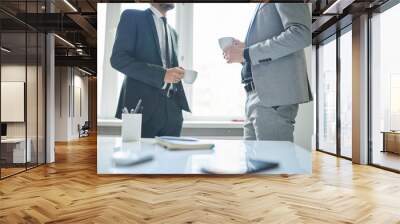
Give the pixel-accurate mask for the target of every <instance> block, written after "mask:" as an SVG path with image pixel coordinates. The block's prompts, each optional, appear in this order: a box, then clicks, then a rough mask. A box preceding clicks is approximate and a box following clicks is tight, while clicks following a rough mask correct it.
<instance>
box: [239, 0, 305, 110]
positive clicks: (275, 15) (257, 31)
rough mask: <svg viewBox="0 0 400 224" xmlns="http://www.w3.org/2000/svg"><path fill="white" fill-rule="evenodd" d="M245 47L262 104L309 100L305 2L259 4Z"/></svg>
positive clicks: (275, 104)
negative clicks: (247, 49)
mask: <svg viewBox="0 0 400 224" xmlns="http://www.w3.org/2000/svg"><path fill="white" fill-rule="evenodd" d="M245 44H246V47H248V48H249V56H250V59H251V71H252V75H253V81H254V85H255V88H256V92H257V94H258V96H259V98H260V101H261V103H262V104H263V105H265V106H279V105H288V104H300V103H305V102H309V101H311V100H312V95H311V90H310V86H309V83H308V76H307V64H306V59H305V55H304V48H305V47H307V46H309V45H311V15H310V11H309V8H308V5H307V4H306V3H261V5H260V8H259V9H258V11H257V13H256V15H255V17H254V18H253V21H252V22H251V24H250V27H249V31H248V34H247V36H246V41H245Z"/></svg>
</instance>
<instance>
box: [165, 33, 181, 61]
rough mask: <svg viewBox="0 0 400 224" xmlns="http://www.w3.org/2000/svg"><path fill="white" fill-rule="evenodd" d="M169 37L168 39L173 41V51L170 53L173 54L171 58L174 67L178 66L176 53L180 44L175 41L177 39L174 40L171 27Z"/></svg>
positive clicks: (171, 47)
mask: <svg viewBox="0 0 400 224" xmlns="http://www.w3.org/2000/svg"><path fill="white" fill-rule="evenodd" d="M169 31H170V32H169V36H168V38H169V39H170V40H171V42H170V43H171V46H170V49H171V50H172V51H170V52H172V54H171V56H172V60H173V61H172V64H173V66H178V64H179V63H178V53H177V52H176V49H177V46H178V44H177V43H176V40H175V38H174V35H173V33H172V31H171V28H170V27H169Z"/></svg>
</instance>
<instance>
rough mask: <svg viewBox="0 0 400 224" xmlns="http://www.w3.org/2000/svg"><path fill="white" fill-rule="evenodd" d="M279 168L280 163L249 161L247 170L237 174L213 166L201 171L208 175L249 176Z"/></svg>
mask: <svg viewBox="0 0 400 224" xmlns="http://www.w3.org/2000/svg"><path fill="white" fill-rule="evenodd" d="M278 166H279V163H276V162H269V161H262V160H255V159H249V160H248V161H247V164H246V170H241V171H239V172H235V171H232V170H228V169H224V168H222V169H221V168H220V167H211V166H210V167H203V168H202V169H201V171H202V172H204V173H208V174H249V173H258V172H261V171H266V170H272V169H274V168H277V167H278Z"/></svg>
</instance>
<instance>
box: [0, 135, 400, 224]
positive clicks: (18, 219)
mask: <svg viewBox="0 0 400 224" xmlns="http://www.w3.org/2000/svg"><path fill="white" fill-rule="evenodd" d="M56 159H57V162H56V163H55V164H51V165H47V166H42V167H39V168H36V169H34V170H30V171H28V172H26V173H22V174H20V175H17V176H14V177H11V178H8V179H5V180H3V181H0V223H11V224H13V223H44V222H47V223H218V224H219V223H373V224H376V223H400V175H398V174H395V173H390V172H387V171H383V170H379V169H377V168H373V167H368V166H358V165H352V164H351V163H350V162H349V161H347V160H342V159H337V158H335V157H332V156H329V155H326V154H322V153H318V152H317V153H315V154H314V164H313V167H314V168H313V174H312V175H310V176H308V175H294V176H266V177H254V176H253V177H252V176H235V177H212V176H209V177H203V176H185V177H183V176H157V177H154V176H98V175H97V174H96V139H95V138H94V137H91V138H86V139H84V140H81V141H77V142H71V143H69V144H57V150H56Z"/></svg>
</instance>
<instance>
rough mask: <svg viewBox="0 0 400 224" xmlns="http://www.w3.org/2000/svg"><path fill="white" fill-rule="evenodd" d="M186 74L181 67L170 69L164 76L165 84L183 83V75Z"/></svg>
mask: <svg viewBox="0 0 400 224" xmlns="http://www.w3.org/2000/svg"><path fill="white" fill-rule="evenodd" d="M184 74H185V70H184V69H183V68H181V67H175V68H169V69H167V72H166V73H165V76H164V82H165V83H177V82H179V81H181V79H182V78H183V75H184Z"/></svg>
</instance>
